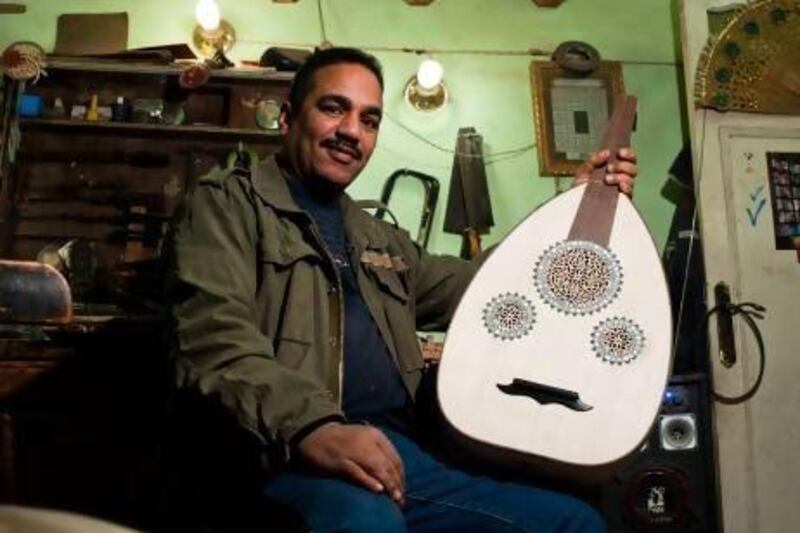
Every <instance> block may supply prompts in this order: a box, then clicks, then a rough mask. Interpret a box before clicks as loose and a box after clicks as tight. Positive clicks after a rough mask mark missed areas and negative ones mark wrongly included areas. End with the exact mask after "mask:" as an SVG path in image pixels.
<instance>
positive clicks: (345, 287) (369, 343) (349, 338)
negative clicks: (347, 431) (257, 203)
mask: <svg viewBox="0 0 800 533" xmlns="http://www.w3.org/2000/svg"><path fill="white" fill-rule="evenodd" d="M287 181H288V183H289V189H290V191H291V193H292V197H293V198H294V200H295V201H296V202H297V204H298V205H299V206H300V207H301V208H302V209H303V210H305V211H306V212H307V213H308V214H309V215H310V216H311V218H312V219H313V220H314V222H315V223H316V225H317V228H318V229H319V232H320V236H321V237H322V240H323V241H324V242H325V246H326V248H327V249H328V252H329V253H330V255H331V257H332V258H333V262H334V263H335V264H336V267H337V268H338V270H339V277H340V278H341V281H342V292H343V294H344V304H345V315H344V384H343V388H344V390H343V391H342V409H343V410H344V414H345V416H346V417H347V419H348V420H352V421H358V420H375V419H376V417H378V418H379V417H380V415H383V414H384V413H389V412H393V411H397V410H401V409H404V408H405V407H406V406H407V405H408V403H409V395H408V392H407V391H406V389H405V386H404V385H403V381H402V378H401V377H400V373H399V371H398V370H397V366H396V365H395V363H394V361H393V360H392V357H391V354H390V353H389V350H388V348H387V347H386V343H385V342H384V341H383V338H382V337H381V335H380V332H379V331H378V327H377V325H376V324H375V320H374V319H373V318H372V315H370V312H369V308H367V305H366V304H365V303H364V299H363V298H362V297H361V292H360V291H359V289H358V284H357V282H356V275H355V272H354V268H357V267H358V265H356V267H354V266H353V264H352V261H351V253H350V248H349V246H348V245H347V238H346V235H345V230H344V218H343V215H342V210H341V207H340V206H339V202H338V199H336V198H334V199H332V200H330V201H321V200H320V199H318V198H316V197H314V196H312V195H311V194H310V193H309V192H308V191H307V190H306V189H305V187H303V185H302V184H301V183H298V182H297V180H295V179H292V178H287Z"/></svg>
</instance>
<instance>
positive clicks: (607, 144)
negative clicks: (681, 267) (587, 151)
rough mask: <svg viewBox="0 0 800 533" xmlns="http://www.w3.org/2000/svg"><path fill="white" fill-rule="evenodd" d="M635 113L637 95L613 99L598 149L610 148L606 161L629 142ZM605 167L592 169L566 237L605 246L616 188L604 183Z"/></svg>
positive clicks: (613, 211) (613, 208)
mask: <svg viewBox="0 0 800 533" xmlns="http://www.w3.org/2000/svg"><path fill="white" fill-rule="evenodd" d="M635 117H636V97H635V96H630V95H625V94H620V95H618V96H617V98H616V99H615V101H614V113H613V114H612V115H611V119H610V120H609V123H608V127H607V128H606V131H605V133H604V134H603V140H602V143H601V149H608V150H610V151H611V157H610V158H609V160H608V164H609V165H611V164H614V163H616V162H617V151H618V150H619V149H620V148H623V147H625V146H629V145H630V141H631V131H632V130H633V121H634V118H635ZM606 173H607V171H606V167H605V166H604V167H601V168H598V169H595V170H594V172H592V175H591V178H590V179H589V183H588V184H587V185H586V190H585V191H584V193H583V197H582V198H581V203H580V206H578V211H577V212H576V213H575V219H574V220H573V222H572V227H571V228H570V230H569V237H568V239H569V240H584V241H592V242H594V243H596V244H599V245H600V246H603V247H607V246H608V240H609V236H610V235H611V227H612V225H613V222H614V213H615V211H616V208H617V199H618V198H619V189H618V188H617V186H616V185H607V184H606V183H605V176H606Z"/></svg>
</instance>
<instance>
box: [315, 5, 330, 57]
mask: <svg viewBox="0 0 800 533" xmlns="http://www.w3.org/2000/svg"><path fill="white" fill-rule="evenodd" d="M317 15H318V17H319V34H320V37H321V38H322V39H321V43H322V45H323V46H325V45H328V44H330V42H329V41H328V32H327V31H325V15H324V13H323V12H322V0H317Z"/></svg>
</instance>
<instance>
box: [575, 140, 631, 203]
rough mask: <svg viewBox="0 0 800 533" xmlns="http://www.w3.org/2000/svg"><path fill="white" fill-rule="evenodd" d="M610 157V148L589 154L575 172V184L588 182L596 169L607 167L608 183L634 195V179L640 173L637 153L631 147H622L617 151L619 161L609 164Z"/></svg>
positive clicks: (606, 179)
mask: <svg viewBox="0 0 800 533" xmlns="http://www.w3.org/2000/svg"><path fill="white" fill-rule="evenodd" d="M610 157H611V153H610V152H609V151H608V150H601V151H599V152H595V153H594V154H592V155H591V156H589V158H588V159H587V160H586V161H584V162H583V164H582V165H581V166H580V167H578V170H577V171H576V172H575V185H580V184H581V183H586V182H587V181H589V177H590V176H591V174H592V172H593V171H594V170H595V169H597V168H603V167H606V168H605V171H606V177H605V181H606V183H608V184H609V185H617V186H618V187H619V190H620V191H622V192H623V193H625V194H627V195H628V196H631V197H632V196H633V185H634V180H635V179H636V175H637V174H638V173H639V165H638V164H637V163H636V154H635V153H634V152H633V150H632V149H631V148H620V150H619V151H618V152H617V162H616V163H614V164H611V165H609V164H608V160H609V158H610Z"/></svg>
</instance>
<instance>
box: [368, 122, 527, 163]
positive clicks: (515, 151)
mask: <svg viewBox="0 0 800 533" xmlns="http://www.w3.org/2000/svg"><path fill="white" fill-rule="evenodd" d="M383 116H384V117H385V118H388V119H389V120H390V121H391V122H392V124H395V125H396V126H397V127H399V128H400V129H402V130H403V131H405V132H406V133H408V134H409V135H411V136H412V137H414V138H415V139H417V140H419V141H420V142H423V143H425V144H427V145H428V146H430V147H431V148H433V149H435V150H438V151H439V152H444V153H446V154H453V155H460V156H461V157H473V158H480V157H481V156H479V155H475V154H460V153H458V152H457V151H456V150H453V149H450V148H445V147H444V146H439V145H438V144H436V143H435V142H433V141H430V140H428V139H426V138H425V137H424V136H422V135H421V134H419V133H417V132H416V131H414V130H412V129H411V128H409V127H408V126H406V125H405V124H403V123H402V122H400V121H399V120H397V119H395V118H394V117H392V116H391V115H390V114H389V113H386V112H385V111H384V114H383ZM535 147H536V143H530V144H526V145H524V146H520V147H518V148H511V149H508V150H501V151H498V152H493V153H492V158H486V164H490V163H491V162H495V161H501V160H503V159H505V158H508V157H516V156H518V155H521V154H523V153H525V152H527V151H530V150H532V149H534V148H535Z"/></svg>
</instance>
